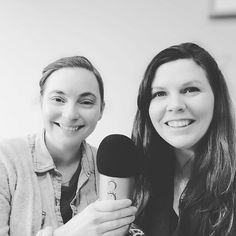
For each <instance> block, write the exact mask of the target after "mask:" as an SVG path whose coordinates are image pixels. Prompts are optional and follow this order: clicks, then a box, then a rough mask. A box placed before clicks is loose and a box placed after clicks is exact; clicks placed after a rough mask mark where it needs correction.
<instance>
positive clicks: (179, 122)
mask: <svg viewBox="0 0 236 236" xmlns="http://www.w3.org/2000/svg"><path fill="white" fill-rule="evenodd" d="M193 122H194V120H172V121H168V122H166V123H165V124H166V125H168V126H170V127H171V128H183V127H187V126H189V125H191V124H192V123H193Z"/></svg>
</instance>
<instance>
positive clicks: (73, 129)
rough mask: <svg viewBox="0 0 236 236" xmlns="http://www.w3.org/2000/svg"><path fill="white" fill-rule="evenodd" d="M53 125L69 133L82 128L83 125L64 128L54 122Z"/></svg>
mask: <svg viewBox="0 0 236 236" xmlns="http://www.w3.org/2000/svg"><path fill="white" fill-rule="evenodd" d="M54 124H56V125H57V126H59V127H60V128H61V129H62V130H65V131H69V132H75V131H77V130H79V129H81V128H83V127H84V125H74V126H65V125H62V124H59V123H57V122H54Z"/></svg>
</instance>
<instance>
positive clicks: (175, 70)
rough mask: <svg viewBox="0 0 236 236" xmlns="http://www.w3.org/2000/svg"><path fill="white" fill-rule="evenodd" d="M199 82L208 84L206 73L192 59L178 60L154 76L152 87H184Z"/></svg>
mask: <svg viewBox="0 0 236 236" xmlns="http://www.w3.org/2000/svg"><path fill="white" fill-rule="evenodd" d="M191 82H197V83H201V84H208V85H209V81H208V79H207V76H206V72H205V71H204V70H203V69H202V67H200V66H199V65H198V64H196V63H195V62H194V61H193V60H192V59H178V60H175V61H171V62H167V63H165V64H163V65H161V66H160V67H159V68H158V69H157V71H156V73H155V76H154V79H153V82H152V87H155V86H160V87H162V86H163V87H165V86H167V85H182V84H185V83H191Z"/></svg>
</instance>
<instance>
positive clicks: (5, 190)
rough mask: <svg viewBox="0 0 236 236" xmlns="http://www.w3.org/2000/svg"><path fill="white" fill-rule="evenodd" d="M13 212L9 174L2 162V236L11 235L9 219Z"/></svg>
mask: <svg viewBox="0 0 236 236" xmlns="http://www.w3.org/2000/svg"><path fill="white" fill-rule="evenodd" d="M10 212H11V194H10V187H9V179H8V173H7V170H6V168H5V166H4V164H3V163H2V162H1V161H0V236H7V235H9V223H8V222H9V218H10Z"/></svg>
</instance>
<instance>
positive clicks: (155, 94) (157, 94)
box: [152, 91, 167, 98]
mask: <svg viewBox="0 0 236 236" xmlns="http://www.w3.org/2000/svg"><path fill="white" fill-rule="evenodd" d="M166 95H167V93H166V92H165V91H156V92H154V93H153V94H152V98H155V97H164V96H166Z"/></svg>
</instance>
